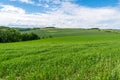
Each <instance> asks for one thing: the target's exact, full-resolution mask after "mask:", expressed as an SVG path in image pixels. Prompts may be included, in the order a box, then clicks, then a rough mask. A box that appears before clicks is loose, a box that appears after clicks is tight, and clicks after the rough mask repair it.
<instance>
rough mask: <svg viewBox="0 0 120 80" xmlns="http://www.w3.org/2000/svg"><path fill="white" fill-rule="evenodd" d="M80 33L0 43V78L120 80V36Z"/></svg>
mask: <svg viewBox="0 0 120 80" xmlns="http://www.w3.org/2000/svg"><path fill="white" fill-rule="evenodd" d="M64 33H66V34H67V31H64ZM73 33H76V32H74V31H73V32H71V34H73ZM80 33H81V34H79V35H78V34H76V36H75V34H74V35H72V36H64V37H56V38H47V39H41V40H34V41H25V42H16V43H4V44H3V43H1V44H0V79H3V80H119V79H120V76H119V75H120V73H119V72H120V71H119V61H120V54H119V52H120V47H119V45H120V34H114V33H106V32H99V31H97V32H96V31H91V33H90V32H89V30H85V31H81V32H80ZM54 35H55V34H54ZM56 35H57V34H56Z"/></svg>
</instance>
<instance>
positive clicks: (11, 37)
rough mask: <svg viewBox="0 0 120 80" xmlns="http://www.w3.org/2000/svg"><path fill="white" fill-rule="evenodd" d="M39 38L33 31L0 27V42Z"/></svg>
mask: <svg viewBox="0 0 120 80" xmlns="http://www.w3.org/2000/svg"><path fill="white" fill-rule="evenodd" d="M35 39H39V36H38V35H36V34H34V33H32V32H31V33H21V32H20V31H18V30H16V29H13V28H8V29H0V42H2V43H5V42H18V41H27V40H35Z"/></svg>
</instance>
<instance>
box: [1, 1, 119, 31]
mask: <svg viewBox="0 0 120 80" xmlns="http://www.w3.org/2000/svg"><path fill="white" fill-rule="evenodd" d="M0 25H4V26H14V27H49V26H50V27H51V26H54V27H59V28H92V27H98V28H112V29H119V28H120V0H4V1H0Z"/></svg>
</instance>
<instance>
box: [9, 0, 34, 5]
mask: <svg viewBox="0 0 120 80" xmlns="http://www.w3.org/2000/svg"><path fill="white" fill-rule="evenodd" d="M10 1H19V2H22V3H26V4H34V2H33V1H32V0H10Z"/></svg>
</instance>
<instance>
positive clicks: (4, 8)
mask: <svg viewBox="0 0 120 80" xmlns="http://www.w3.org/2000/svg"><path fill="white" fill-rule="evenodd" d="M0 6H1V7H2V9H0V12H1V13H9V14H14V13H17V14H25V10H23V9H21V8H19V7H14V6H11V5H0Z"/></svg>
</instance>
